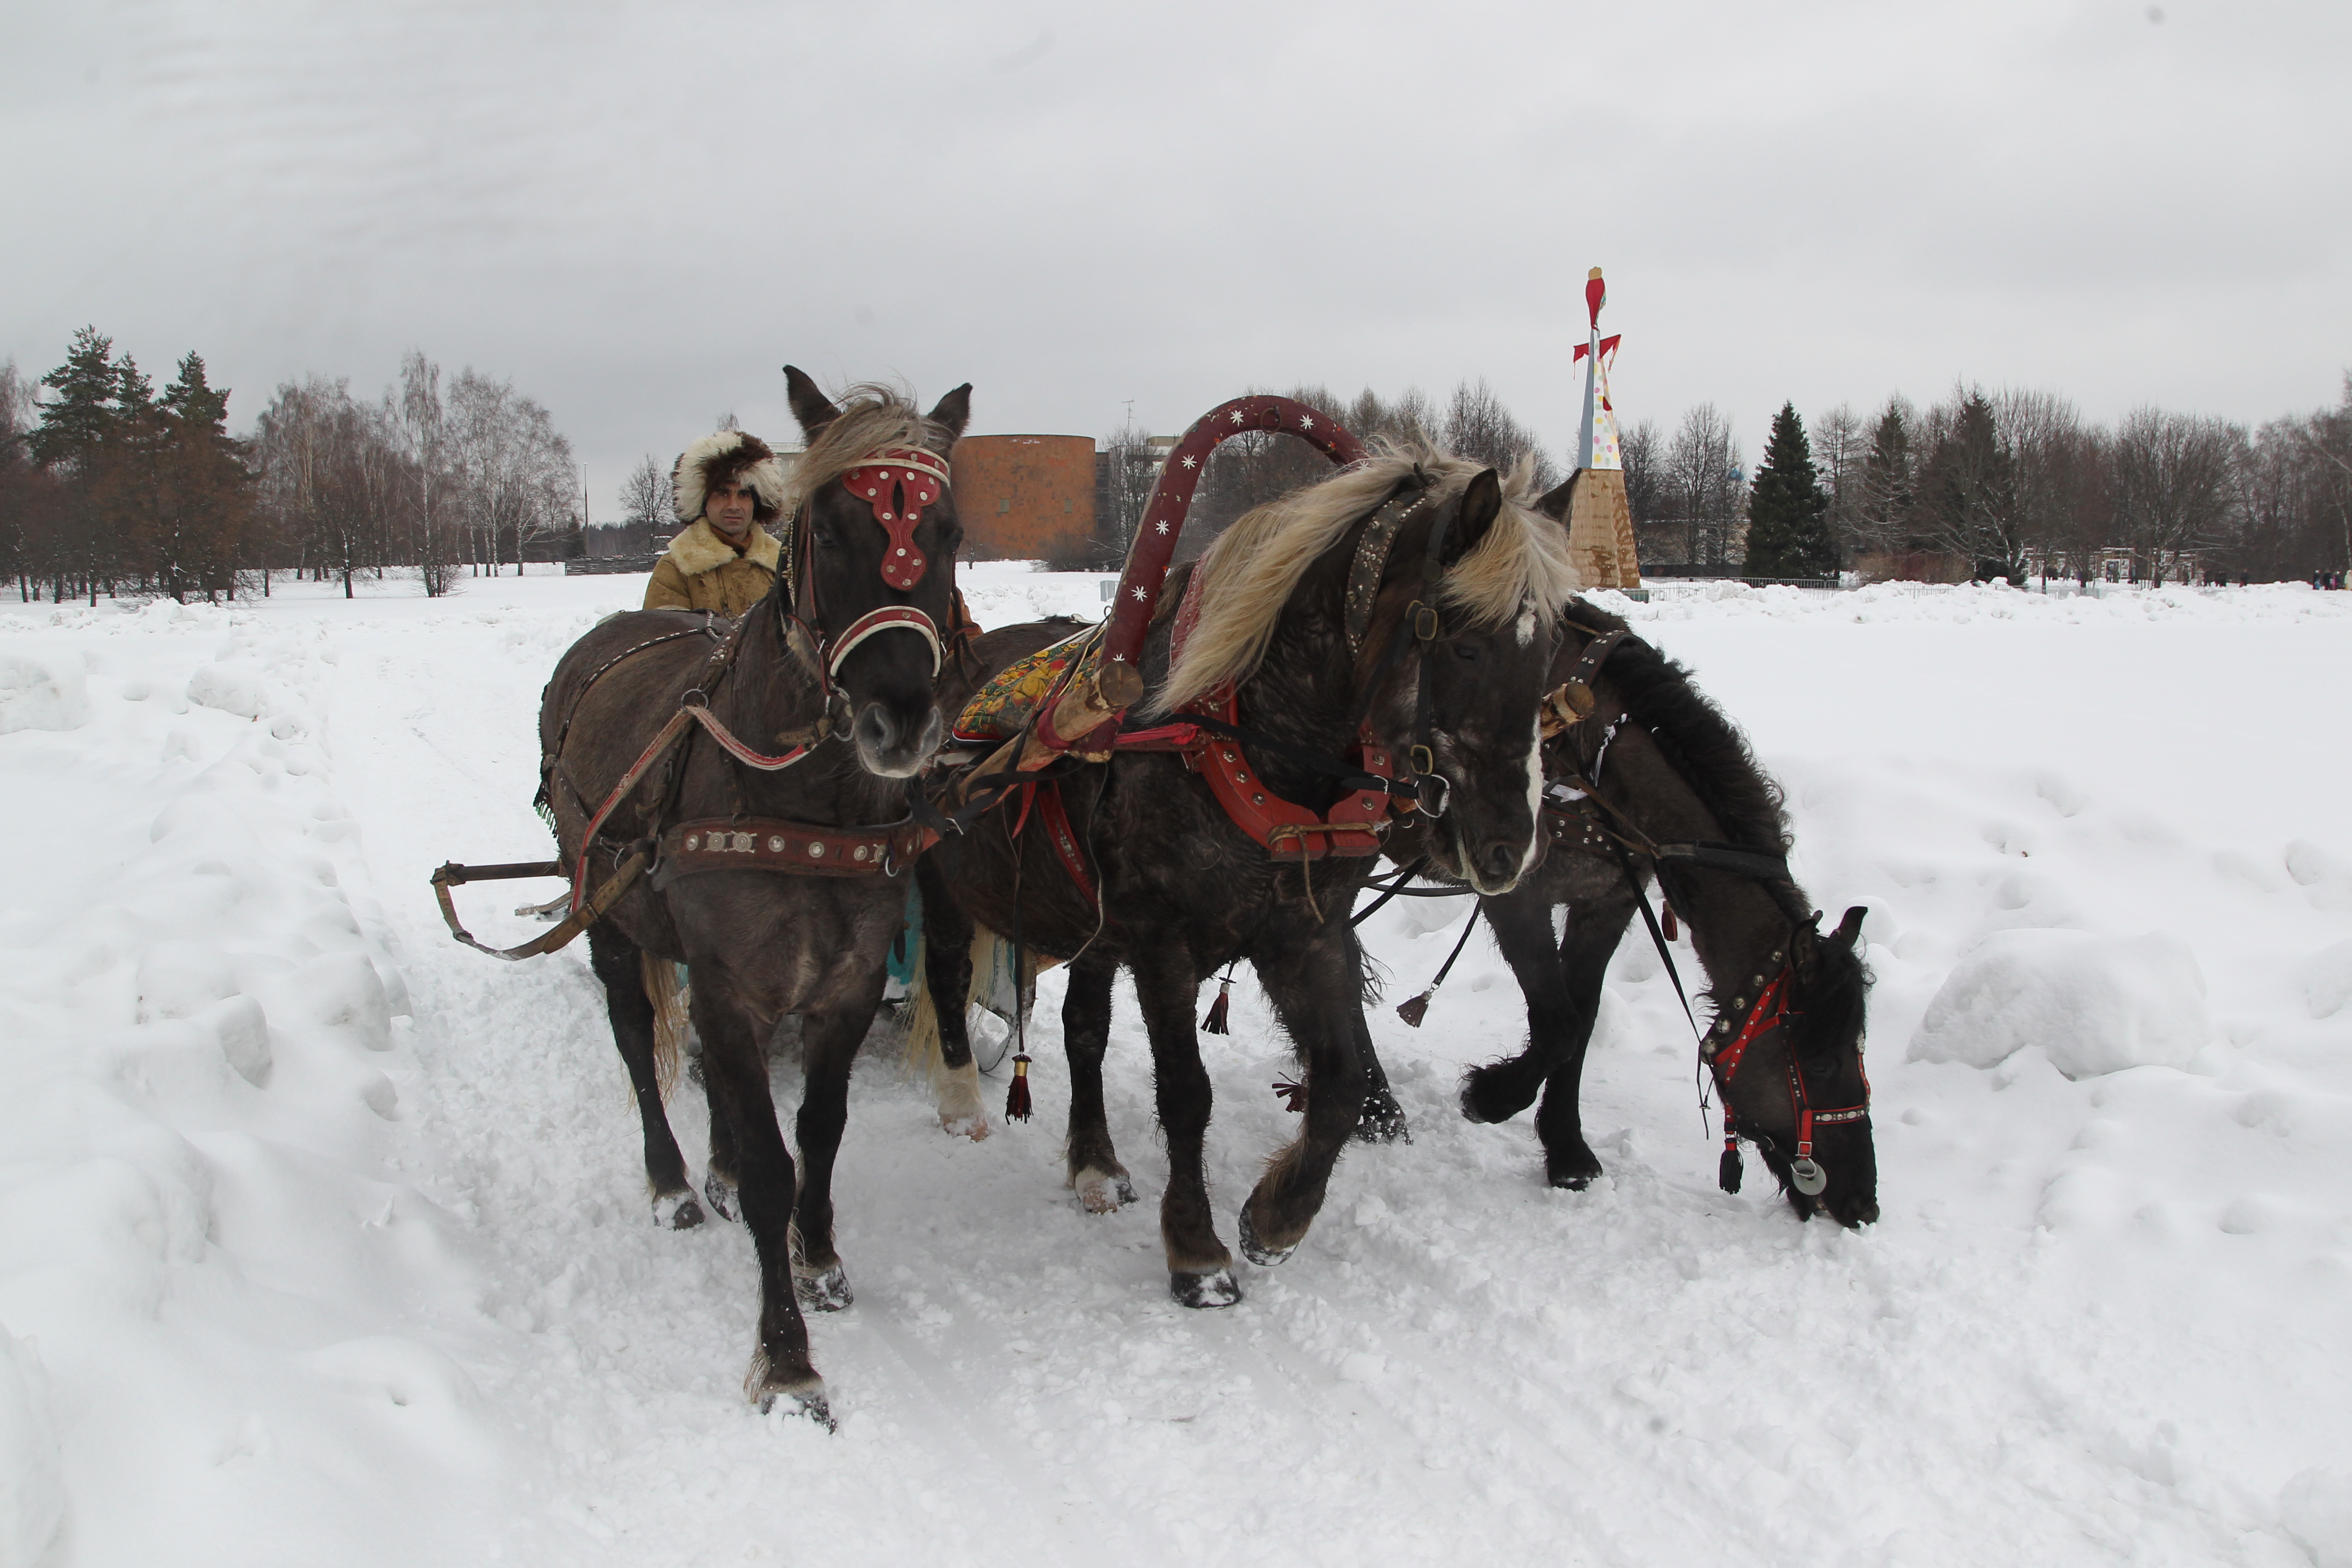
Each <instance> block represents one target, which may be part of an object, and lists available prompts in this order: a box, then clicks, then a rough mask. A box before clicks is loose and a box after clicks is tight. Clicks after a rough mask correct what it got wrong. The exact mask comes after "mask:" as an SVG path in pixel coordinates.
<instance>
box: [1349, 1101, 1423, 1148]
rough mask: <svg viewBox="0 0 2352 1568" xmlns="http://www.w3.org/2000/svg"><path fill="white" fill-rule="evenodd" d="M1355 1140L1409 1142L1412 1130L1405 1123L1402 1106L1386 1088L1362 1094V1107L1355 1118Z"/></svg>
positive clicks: (1363, 1141) (1365, 1141)
mask: <svg viewBox="0 0 2352 1568" xmlns="http://www.w3.org/2000/svg"><path fill="white" fill-rule="evenodd" d="M1356 1142H1359V1143H1410V1142H1412V1129H1411V1128H1409V1127H1407V1126H1406V1125H1405V1121H1404V1107H1402V1106H1401V1105H1399V1104H1398V1103H1397V1102H1396V1096H1395V1095H1393V1094H1391V1093H1390V1092H1389V1091H1388V1090H1387V1089H1375V1090H1373V1091H1372V1092H1371V1093H1370V1094H1368V1095H1366V1096H1364V1109H1363V1110H1362V1112H1361V1113H1360V1115H1359V1116H1358V1117H1357V1118H1356Z"/></svg>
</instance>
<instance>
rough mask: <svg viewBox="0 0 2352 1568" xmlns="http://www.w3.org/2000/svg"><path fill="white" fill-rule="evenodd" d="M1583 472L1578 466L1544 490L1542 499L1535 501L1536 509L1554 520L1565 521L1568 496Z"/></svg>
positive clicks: (1573, 490)
mask: <svg viewBox="0 0 2352 1568" xmlns="http://www.w3.org/2000/svg"><path fill="white" fill-rule="evenodd" d="M1583 472H1584V470H1582V469H1581V468H1580V469H1578V470H1577V471H1576V472H1575V473H1573V474H1570V475H1569V476H1568V478H1567V479H1563V480H1561V481H1560V482H1559V484H1558V485H1556V486H1555V487H1553V488H1552V489H1549V490H1546V491H1545V492H1544V496H1543V499H1542V500H1539V501H1538V502H1536V510H1538V511H1539V512H1541V513H1543V514H1544V515H1545V516H1546V517H1548V518H1549V519H1551V520H1552V521H1554V522H1558V523H1563V524H1564V523H1566V522H1567V521H1568V498H1569V497H1570V495H1571V494H1573V493H1574V492H1575V489H1576V481H1577V480H1578V479H1580V478H1581V477H1582V476H1583Z"/></svg>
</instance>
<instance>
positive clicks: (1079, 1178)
mask: <svg viewBox="0 0 2352 1568" xmlns="http://www.w3.org/2000/svg"><path fill="white" fill-rule="evenodd" d="M1070 1185H1071V1186H1073V1187H1075V1188H1076V1189H1077V1194H1078V1206H1079V1207H1080V1208H1082V1209H1084V1210H1086V1211H1087V1213H1088V1214H1117V1213H1118V1210H1119V1207H1120V1205H1123V1204H1131V1203H1133V1202H1134V1201H1135V1185H1134V1184H1133V1183H1131V1182H1129V1180H1128V1179H1127V1173H1126V1172H1125V1171H1097V1170H1091V1169H1089V1170H1085V1171H1080V1172H1079V1173H1077V1174H1076V1175H1075V1176H1072V1177H1071V1178H1070Z"/></svg>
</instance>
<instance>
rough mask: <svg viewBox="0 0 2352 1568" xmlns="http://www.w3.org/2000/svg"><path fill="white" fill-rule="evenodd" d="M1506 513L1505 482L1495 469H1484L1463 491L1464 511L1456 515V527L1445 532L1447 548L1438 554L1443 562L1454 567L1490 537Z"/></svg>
mask: <svg viewBox="0 0 2352 1568" xmlns="http://www.w3.org/2000/svg"><path fill="white" fill-rule="evenodd" d="M1502 513H1503V481H1502V480H1501V479H1499V478H1497V477H1496V473H1495V470H1494V469H1492V468H1481V469H1479V470H1478V477H1477V478H1476V479H1472V480H1471V481H1470V484H1469V488H1468V489H1465V490H1464V491H1463V492H1462V506H1461V510H1458V511H1456V512H1455V513H1454V526H1453V527H1452V528H1449V529H1447V530H1446V531H1445V546H1444V549H1443V550H1442V551H1440V552H1438V560H1439V562H1440V563H1442V564H1444V565H1446V566H1449V567H1450V566H1452V565H1453V564H1454V563H1455V562H1457V561H1460V560H1461V559H1462V558H1463V557H1464V556H1465V555H1467V554H1469V553H1470V552H1472V551H1473V550H1475V549H1477V548H1478V542H1479V541H1480V540H1482V539H1485V538H1486V531H1487V530H1488V529H1490V528H1492V527H1494V526H1495V520H1496V518H1497V517H1500V516H1501V515H1502Z"/></svg>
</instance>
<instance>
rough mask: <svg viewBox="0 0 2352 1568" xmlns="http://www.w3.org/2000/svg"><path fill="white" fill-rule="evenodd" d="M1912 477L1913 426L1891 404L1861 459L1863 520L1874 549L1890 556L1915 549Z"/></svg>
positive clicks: (1880, 417)
mask: <svg viewBox="0 0 2352 1568" xmlns="http://www.w3.org/2000/svg"><path fill="white" fill-rule="evenodd" d="M1911 478H1912V476H1911V426H1910V425H1909V424H1908V423H1907V422H1906V420H1905V419H1904V417H1903V407H1902V405H1901V404H1900V403H1897V402H1894V401H1889V402H1888V404H1887V405H1886V412H1885V413H1884V414H1882V415H1880V416H1878V423H1877V425H1876V426H1874V428H1873V429H1872V430H1871V433H1870V455H1869V456H1867V457H1865V458H1863V460H1862V519H1861V521H1862V527H1863V530H1864V532H1865V533H1867V534H1868V535H1869V536H1870V537H1871V538H1872V540H1873V542H1874V545H1875V547H1876V548H1877V549H1879V550H1882V551H1885V552H1888V553H1890V554H1899V553H1901V552H1904V551H1906V550H1909V549H1911V548H1912V547H1913V542H1912V538H1911V527H1912V521H1911V504H1912V497H1911Z"/></svg>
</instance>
